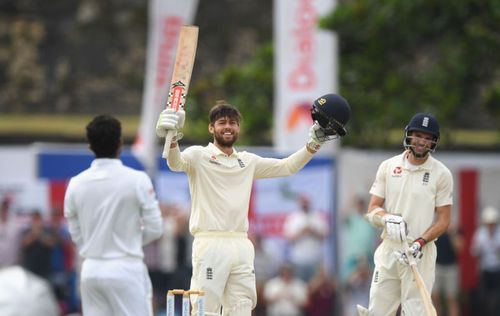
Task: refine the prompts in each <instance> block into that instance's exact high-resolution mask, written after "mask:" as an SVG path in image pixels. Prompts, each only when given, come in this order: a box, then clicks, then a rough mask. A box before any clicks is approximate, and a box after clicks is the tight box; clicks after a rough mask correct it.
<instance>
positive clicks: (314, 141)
mask: <svg viewBox="0 0 500 316" xmlns="http://www.w3.org/2000/svg"><path fill="white" fill-rule="evenodd" d="M327 137H328V136H326V135H325V132H324V130H323V128H322V127H321V126H320V125H319V123H318V122H314V124H313V126H311V128H309V141H308V142H307V147H308V148H309V149H311V150H312V151H315V152H316V151H318V150H319V149H320V148H321V145H323V143H324V142H325V141H327V140H328V139H327Z"/></svg>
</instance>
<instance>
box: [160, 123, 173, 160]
mask: <svg viewBox="0 0 500 316" xmlns="http://www.w3.org/2000/svg"><path fill="white" fill-rule="evenodd" d="M174 136H175V131H174V130H168V132H167V136H165V146H164V147H163V154H162V155H161V156H162V157H163V158H165V159H168V153H169V152H170V144H171V143H172V138H174Z"/></svg>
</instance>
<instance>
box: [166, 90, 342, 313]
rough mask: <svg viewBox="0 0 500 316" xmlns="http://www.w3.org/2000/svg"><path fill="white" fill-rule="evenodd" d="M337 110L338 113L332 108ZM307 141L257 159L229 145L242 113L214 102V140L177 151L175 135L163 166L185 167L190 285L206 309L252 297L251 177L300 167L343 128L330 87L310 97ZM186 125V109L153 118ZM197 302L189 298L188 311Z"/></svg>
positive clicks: (250, 301)
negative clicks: (190, 243) (287, 152)
mask: <svg viewBox="0 0 500 316" xmlns="http://www.w3.org/2000/svg"><path fill="white" fill-rule="evenodd" d="M337 114H338V115H337ZM312 115H313V118H314V120H315V122H314V124H313V125H312V126H311V128H310V132H309V141H308V142H307V144H306V146H304V147H303V148H301V149H299V150H298V151H296V152H295V153H293V154H292V155H290V156H288V157H286V158H283V159H275V158H263V157H260V156H258V155H256V154H253V153H249V152H246V151H237V150H236V149H235V148H234V147H233V145H234V144H235V142H236V140H237V139H238V136H239V133H240V123H241V114H240V112H239V111H238V109H236V108H235V107H233V106H232V105H230V104H227V103H225V102H219V103H218V104H216V105H215V106H214V107H213V108H212V109H211V110H210V113H209V124H208V131H209V132H210V134H212V136H213V141H212V142H210V143H209V144H208V145H207V146H191V147H188V148H186V149H185V150H183V151H182V152H181V151H180V149H179V146H178V145H177V142H176V141H174V142H173V143H172V144H171V145H170V148H166V149H165V150H169V154H168V160H167V163H168V166H169V167H170V169H171V170H173V171H182V172H185V173H186V174H187V176H188V181H189V188H190V193H191V200H192V205H191V216H190V221H189V229H190V232H191V234H192V235H193V236H194V241H193V250H192V264H193V274H192V278H191V289H196V290H203V291H204V292H205V295H206V302H205V310H206V315H220V309H221V305H222V307H223V315H231V316H250V315H251V311H252V309H253V308H254V307H255V305H256V303H257V297H256V284H255V275H254V247H253V245H252V243H251V241H250V240H249V239H248V238H247V231H248V225H249V223H248V206H249V201H250V193H251V189H252V184H253V181H254V180H255V179H261V178H271V177H284V176H289V175H292V174H294V173H296V172H298V171H299V170H301V169H302V168H303V167H304V166H305V165H306V164H307V163H308V162H309V161H310V160H311V158H312V157H313V154H314V153H316V151H317V150H318V149H319V148H320V147H321V145H322V144H323V143H324V142H325V141H328V140H331V139H333V138H336V137H338V136H344V135H345V134H346V130H345V127H344V126H345V124H346V123H347V121H348V119H349V115H350V107H349V104H348V103H347V101H345V100H344V99H343V98H341V97H340V96H337V95H333V94H329V95H326V96H323V97H320V98H318V99H317V100H315V101H314V105H313V107H312ZM183 124H184V111H182V110H181V111H179V112H174V111H172V110H170V109H166V110H165V111H163V112H162V113H161V114H160V117H159V119H158V123H157V127H156V130H157V134H158V136H160V137H161V136H164V135H166V133H167V132H168V131H169V130H174V131H175V132H177V130H178V129H180V128H182V126H183ZM196 311H197V303H196V302H195V301H193V313H194V314H193V315H196Z"/></svg>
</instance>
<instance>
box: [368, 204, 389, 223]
mask: <svg viewBox="0 0 500 316" xmlns="http://www.w3.org/2000/svg"><path fill="white" fill-rule="evenodd" d="M383 210H384V209H383V208H381V207H380V206H378V207H376V208H374V209H373V210H371V211H370V212H368V213H367V214H366V215H365V218H366V219H367V220H368V222H369V223H370V224H372V225H373V226H375V227H384V225H385V221H384V218H383V216H381V215H378V213H379V212H380V211H383Z"/></svg>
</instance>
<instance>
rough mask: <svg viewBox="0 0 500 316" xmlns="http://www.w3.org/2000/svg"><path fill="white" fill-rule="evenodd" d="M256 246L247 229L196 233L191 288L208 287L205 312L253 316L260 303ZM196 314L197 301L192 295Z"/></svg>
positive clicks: (204, 289) (201, 288)
mask: <svg viewBox="0 0 500 316" xmlns="http://www.w3.org/2000/svg"><path fill="white" fill-rule="evenodd" d="M254 257H255V250H254V247H253V244H252V242H251V241H250V240H249V239H248V238H247V234H246V233H232V232H231V233H229V232H228V233H226V232H207V233H205V232H204V233H197V234H195V238H194V241H193V255H192V261H193V276H192V278H191V289H193V290H203V291H205V295H206V298H205V307H206V308H205V310H206V315H207V316H208V315H220V309H221V304H222V306H223V315H230V316H250V315H251V311H252V309H253V308H254V307H255V305H256V304H257V294H256V286H255V272H254ZM192 304H193V311H194V312H193V315H196V311H197V308H198V306H197V304H196V300H195V298H194V297H193V298H192Z"/></svg>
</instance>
